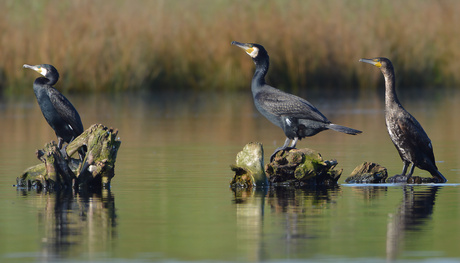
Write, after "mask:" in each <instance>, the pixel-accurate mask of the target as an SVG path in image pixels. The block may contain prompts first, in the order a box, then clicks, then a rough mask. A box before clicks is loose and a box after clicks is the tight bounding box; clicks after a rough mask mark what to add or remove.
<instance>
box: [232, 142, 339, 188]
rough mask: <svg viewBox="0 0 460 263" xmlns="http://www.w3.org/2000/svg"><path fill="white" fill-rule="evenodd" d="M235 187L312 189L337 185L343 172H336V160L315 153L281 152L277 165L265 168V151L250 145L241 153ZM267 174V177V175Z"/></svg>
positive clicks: (274, 162)
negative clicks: (328, 159)
mask: <svg viewBox="0 0 460 263" xmlns="http://www.w3.org/2000/svg"><path fill="white" fill-rule="evenodd" d="M236 163H237V164H236V165H232V166H231V169H232V171H234V172H235V175H234V177H233V180H232V181H231V182H230V186H232V187H243V188H248V187H253V186H265V185H267V177H268V184H270V185H284V186H312V185H315V186H316V185H328V186H331V185H337V181H338V180H339V178H340V175H341V174H342V170H335V166H336V165H337V161H336V160H330V161H327V160H326V161H325V160H323V158H322V157H321V154H319V153H318V152H316V151H314V150H311V149H307V148H305V149H291V150H289V151H279V152H278V153H277V154H276V155H275V157H274V158H273V161H272V162H271V163H268V164H266V165H265V168H264V169H263V168H262V167H264V161H263V147H262V144H260V143H249V144H247V145H246V146H245V147H244V149H243V151H242V152H240V153H238V155H237V159H236ZM264 170H265V173H264Z"/></svg>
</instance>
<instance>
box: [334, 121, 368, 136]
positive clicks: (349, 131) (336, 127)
mask: <svg viewBox="0 0 460 263" xmlns="http://www.w3.org/2000/svg"><path fill="white" fill-rule="evenodd" d="M328 128H329V129H331V130H334V131H338V132H343V133H346V134H351V135H356V134H360V133H362V131H359V130H355V129H352V128H348V127H345V126H341V125H337V124H333V123H331V124H329V126H328Z"/></svg>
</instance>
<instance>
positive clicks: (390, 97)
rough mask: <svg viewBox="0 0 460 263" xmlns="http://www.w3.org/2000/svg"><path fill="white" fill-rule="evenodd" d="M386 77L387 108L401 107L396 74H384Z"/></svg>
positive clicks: (388, 72) (392, 71) (390, 72)
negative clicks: (397, 93)
mask: <svg viewBox="0 0 460 263" xmlns="http://www.w3.org/2000/svg"><path fill="white" fill-rule="evenodd" d="M383 75H384V77H385V106H386V107H392V106H401V104H400V103H399V100H398V96H397V95H396V84H395V82H396V81H395V73H394V70H388V71H387V72H384V74H383Z"/></svg>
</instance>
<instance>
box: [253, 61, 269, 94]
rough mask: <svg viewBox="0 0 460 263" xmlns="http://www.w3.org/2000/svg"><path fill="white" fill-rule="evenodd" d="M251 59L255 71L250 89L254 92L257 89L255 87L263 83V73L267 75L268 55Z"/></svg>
mask: <svg viewBox="0 0 460 263" xmlns="http://www.w3.org/2000/svg"><path fill="white" fill-rule="evenodd" d="M253 60H254V64H256V71H255V72H254V76H253V77H252V85H251V89H252V91H253V92H254V91H256V90H257V88H259V87H262V86H263V85H265V75H267V72H268V67H269V65H270V61H269V58H268V55H266V56H263V57H256V58H254V59H253Z"/></svg>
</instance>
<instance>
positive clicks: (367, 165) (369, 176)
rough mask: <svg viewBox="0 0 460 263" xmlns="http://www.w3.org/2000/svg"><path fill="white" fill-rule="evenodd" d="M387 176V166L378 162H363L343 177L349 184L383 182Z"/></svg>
mask: <svg viewBox="0 0 460 263" xmlns="http://www.w3.org/2000/svg"><path fill="white" fill-rule="evenodd" d="M387 177H388V172H387V168H385V167H383V166H381V165H380V164H376V163H372V162H364V163H362V164H361V165H358V166H357V167H356V168H355V169H354V170H353V172H351V175H350V176H349V177H348V178H347V179H345V182H346V183H349V184H376V183H385V180H386V179H387Z"/></svg>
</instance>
